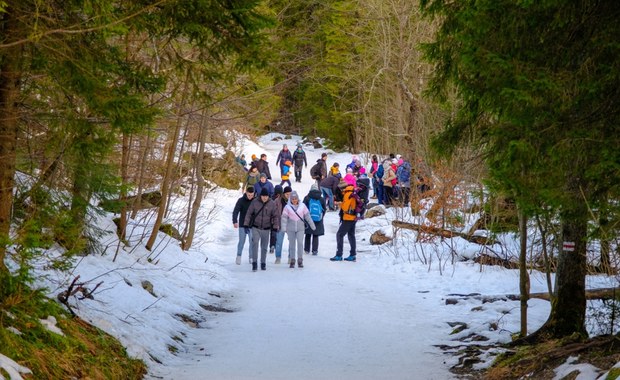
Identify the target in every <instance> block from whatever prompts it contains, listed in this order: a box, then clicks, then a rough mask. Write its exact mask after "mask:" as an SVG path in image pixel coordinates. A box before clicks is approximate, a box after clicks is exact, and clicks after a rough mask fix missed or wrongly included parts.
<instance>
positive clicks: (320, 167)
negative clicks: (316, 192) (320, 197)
mask: <svg viewBox="0 0 620 380" xmlns="http://www.w3.org/2000/svg"><path fill="white" fill-rule="evenodd" d="M310 177H312V179H313V180H315V181H316V183H317V185H318V184H319V183H320V182H321V180H322V179H323V178H325V177H327V153H322V154H321V158H319V159H318V160H316V164H314V166H313V167H312V168H310Z"/></svg>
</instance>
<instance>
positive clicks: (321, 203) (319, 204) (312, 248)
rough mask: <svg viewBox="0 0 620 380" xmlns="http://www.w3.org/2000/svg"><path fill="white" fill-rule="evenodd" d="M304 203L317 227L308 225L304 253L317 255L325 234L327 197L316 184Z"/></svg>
mask: <svg viewBox="0 0 620 380" xmlns="http://www.w3.org/2000/svg"><path fill="white" fill-rule="evenodd" d="M332 178H333V177H332ZM304 205H306V207H307V208H308V210H309V211H310V218H311V219H312V221H313V222H314V227H315V228H314V230H312V229H310V228H309V226H307V225H306V230H305V231H304V235H305V237H304V253H306V254H308V253H310V252H312V255H313V256H316V255H318V252H319V237H320V236H322V235H324V234H325V227H324V225H323V217H324V216H325V211H327V206H326V205H325V198H323V196H322V194H321V191H320V190H319V187H318V186H317V185H316V184H313V185H312V187H310V192H309V193H308V195H306V196H305V197H304Z"/></svg>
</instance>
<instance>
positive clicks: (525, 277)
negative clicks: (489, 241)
mask: <svg viewBox="0 0 620 380" xmlns="http://www.w3.org/2000/svg"><path fill="white" fill-rule="evenodd" d="M519 241H520V249H519V292H520V295H521V332H520V335H521V336H522V337H524V336H526V335H527V301H528V300H529V294H530V276H529V274H528V273H527V217H526V216H525V214H524V213H523V211H521V210H519Z"/></svg>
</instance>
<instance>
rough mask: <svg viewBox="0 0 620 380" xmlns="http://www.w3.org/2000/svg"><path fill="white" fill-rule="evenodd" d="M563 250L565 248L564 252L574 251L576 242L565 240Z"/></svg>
mask: <svg viewBox="0 0 620 380" xmlns="http://www.w3.org/2000/svg"><path fill="white" fill-rule="evenodd" d="M562 250H564V252H573V251H574V250H575V243H574V242H572V241H565V242H564V243H563V244H562Z"/></svg>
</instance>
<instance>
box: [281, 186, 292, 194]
mask: <svg viewBox="0 0 620 380" xmlns="http://www.w3.org/2000/svg"><path fill="white" fill-rule="evenodd" d="M291 191H293V189H292V188H291V187H290V186H287V187H285V188H284V190H283V191H282V192H283V193H290V192H291Z"/></svg>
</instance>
